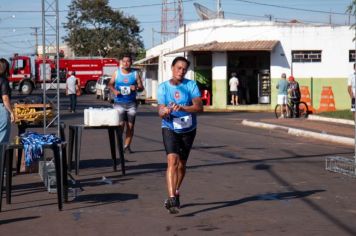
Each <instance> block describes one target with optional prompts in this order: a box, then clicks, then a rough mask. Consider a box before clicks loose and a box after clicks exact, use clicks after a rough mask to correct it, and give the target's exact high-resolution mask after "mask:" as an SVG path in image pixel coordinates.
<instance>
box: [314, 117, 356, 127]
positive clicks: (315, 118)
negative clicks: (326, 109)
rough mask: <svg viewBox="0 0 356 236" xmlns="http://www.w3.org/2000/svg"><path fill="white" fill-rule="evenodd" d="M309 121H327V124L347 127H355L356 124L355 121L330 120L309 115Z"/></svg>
mask: <svg viewBox="0 0 356 236" xmlns="http://www.w3.org/2000/svg"><path fill="white" fill-rule="evenodd" d="M308 120H316V121H326V122H332V123H339V124H345V125H355V122H354V121H353V120H346V119H338V118H329V117H323V116H317V115H309V116H308Z"/></svg>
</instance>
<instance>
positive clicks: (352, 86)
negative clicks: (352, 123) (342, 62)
mask: <svg viewBox="0 0 356 236" xmlns="http://www.w3.org/2000/svg"><path fill="white" fill-rule="evenodd" d="M355 75H356V63H354V73H352V74H351V75H350V76H349V79H348V81H347V91H348V92H349V95H350V98H351V111H352V115H353V117H354V119H355Z"/></svg>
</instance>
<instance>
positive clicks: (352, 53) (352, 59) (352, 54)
mask: <svg viewBox="0 0 356 236" xmlns="http://www.w3.org/2000/svg"><path fill="white" fill-rule="evenodd" d="M349 62H355V50H349Z"/></svg>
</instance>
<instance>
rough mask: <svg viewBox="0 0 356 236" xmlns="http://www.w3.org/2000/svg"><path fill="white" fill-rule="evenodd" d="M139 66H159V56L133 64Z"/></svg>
mask: <svg viewBox="0 0 356 236" xmlns="http://www.w3.org/2000/svg"><path fill="white" fill-rule="evenodd" d="M133 64H134V65H137V66H147V65H158V56H150V57H146V58H143V59H141V60H138V61H135V62H134V63H133Z"/></svg>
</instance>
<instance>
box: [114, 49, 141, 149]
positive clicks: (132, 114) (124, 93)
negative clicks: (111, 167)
mask: <svg viewBox="0 0 356 236" xmlns="http://www.w3.org/2000/svg"><path fill="white" fill-rule="evenodd" d="M131 65H132V58H131V56H130V55H128V54H127V55H124V56H123V57H122V58H121V61H120V68H119V69H118V70H116V71H115V72H114V74H113V75H112V77H111V79H110V82H109V85H108V86H109V89H110V90H111V92H112V93H113V94H114V95H115V98H114V105H113V107H114V109H117V110H118V111H119V116H120V124H119V126H120V127H121V128H122V130H124V128H125V126H126V137H125V146H124V151H125V153H132V150H131V146H130V145H131V142H132V138H133V135H134V126H135V119H136V110H137V102H136V92H141V91H143V89H144V87H143V84H142V80H141V77H140V75H139V73H138V71H137V70H134V69H133V68H131Z"/></svg>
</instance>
